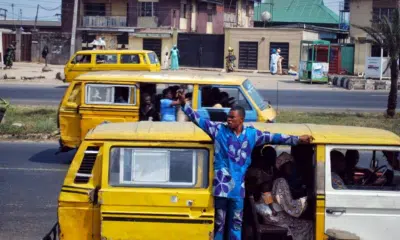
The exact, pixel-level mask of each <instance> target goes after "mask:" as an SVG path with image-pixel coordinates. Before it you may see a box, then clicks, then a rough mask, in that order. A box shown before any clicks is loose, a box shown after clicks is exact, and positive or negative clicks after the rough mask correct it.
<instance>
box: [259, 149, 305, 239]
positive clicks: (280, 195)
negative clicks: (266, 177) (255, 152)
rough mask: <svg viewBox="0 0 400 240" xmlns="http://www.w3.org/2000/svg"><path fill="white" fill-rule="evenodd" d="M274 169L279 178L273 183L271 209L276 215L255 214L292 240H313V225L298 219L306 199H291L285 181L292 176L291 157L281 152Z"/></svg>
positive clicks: (260, 212) (303, 209)
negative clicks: (281, 230)
mask: <svg viewBox="0 0 400 240" xmlns="http://www.w3.org/2000/svg"><path fill="white" fill-rule="evenodd" d="M275 166H276V169H277V170H278V171H279V177H278V178H277V179H276V180H275V181H274V183H273V187H272V197H273V201H274V202H273V204H272V206H273V208H274V210H275V211H276V215H275V216H274V215H271V214H266V212H267V211H261V209H260V208H257V212H258V213H259V214H260V215H261V216H263V219H264V222H265V223H267V224H271V225H275V226H279V227H283V228H287V229H288V235H291V236H292V239H293V240H311V239H313V224H312V222H311V221H308V220H303V219H299V217H300V216H301V215H302V213H303V212H304V211H305V209H306V208H307V197H303V198H300V199H293V197H292V193H291V192H290V187H289V184H288V181H287V179H288V178H289V177H290V176H291V175H292V170H293V157H292V156H291V155H290V154H288V153H286V152H283V153H282V154H281V155H279V156H278V157H277V159H276V163H275Z"/></svg>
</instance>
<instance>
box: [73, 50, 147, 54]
mask: <svg viewBox="0 0 400 240" xmlns="http://www.w3.org/2000/svg"><path fill="white" fill-rule="evenodd" d="M151 52H153V51H149V50H81V51H77V52H76V53H75V54H85V53H86V54H87V53H102V54H116V53H126V54H127V53H151Z"/></svg>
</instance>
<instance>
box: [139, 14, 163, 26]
mask: <svg viewBox="0 0 400 240" xmlns="http://www.w3.org/2000/svg"><path fill="white" fill-rule="evenodd" d="M137 25H138V27H142V28H157V27H158V17H156V16H152V17H138V21H137Z"/></svg>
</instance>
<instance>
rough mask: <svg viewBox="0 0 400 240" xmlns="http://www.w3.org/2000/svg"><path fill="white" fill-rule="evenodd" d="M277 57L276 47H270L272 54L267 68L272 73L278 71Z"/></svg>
mask: <svg viewBox="0 0 400 240" xmlns="http://www.w3.org/2000/svg"><path fill="white" fill-rule="evenodd" d="M278 57H279V55H277V54H276V49H275V48H274V49H272V54H271V59H270V64H269V70H270V72H271V74H272V75H275V74H276V72H277V71H278V69H277V68H278Z"/></svg>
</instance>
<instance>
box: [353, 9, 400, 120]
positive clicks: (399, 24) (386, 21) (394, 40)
mask: <svg viewBox="0 0 400 240" xmlns="http://www.w3.org/2000/svg"><path fill="white" fill-rule="evenodd" d="M353 26H354V27H356V28H359V29H361V30H363V31H364V32H366V33H367V34H368V35H369V36H370V37H371V39H372V42H373V44H376V45H378V46H380V47H381V48H383V49H385V50H386V51H387V52H388V55H389V61H388V65H387V67H386V69H385V71H386V70H387V69H388V68H389V67H390V82H391V83H390V92H389V97H388V103H387V110H386V115H387V116H388V117H394V116H395V114H396V105H397V82H398V76H399V71H398V69H399V68H398V62H397V61H398V60H399V56H400V8H396V9H394V10H393V11H392V13H391V15H390V18H389V17H387V16H381V17H379V18H378V19H377V20H374V21H373V23H372V27H364V26H358V25H353Z"/></svg>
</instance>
